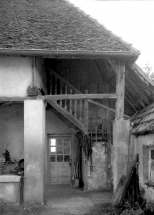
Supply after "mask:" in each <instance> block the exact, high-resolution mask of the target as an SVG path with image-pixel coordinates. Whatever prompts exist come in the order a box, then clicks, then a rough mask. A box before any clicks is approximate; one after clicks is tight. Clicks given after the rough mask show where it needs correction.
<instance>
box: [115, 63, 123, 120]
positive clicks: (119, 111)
mask: <svg viewBox="0 0 154 215" xmlns="http://www.w3.org/2000/svg"><path fill="white" fill-rule="evenodd" d="M116 94H117V102H116V119H117V120H118V119H123V116H124V94H125V62H124V61H122V60H119V62H118V71H117V73H116Z"/></svg>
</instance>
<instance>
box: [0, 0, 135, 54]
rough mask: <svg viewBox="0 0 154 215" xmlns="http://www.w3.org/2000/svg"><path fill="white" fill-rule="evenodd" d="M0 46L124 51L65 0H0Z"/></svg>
mask: <svg viewBox="0 0 154 215" xmlns="http://www.w3.org/2000/svg"><path fill="white" fill-rule="evenodd" d="M0 29H1V30H0V49H22V50H23V49H28V50H32V49H40V50H68V51H69V50H76V51H85V50H91V51H102V52H110V51H111V52H118V53H119V52H128V53H132V54H133V55H134V56H138V55H139V52H138V51H137V50H136V49H134V48H133V47H132V46H131V44H128V43H126V42H124V41H123V40H121V39H120V38H119V37H117V36H116V35H114V34H112V33H111V32H110V31H109V30H107V29H106V28H105V27H103V26H102V25H100V24H99V23H98V22H97V21H96V20H94V19H92V18H91V17H89V16H88V15H86V14H85V13H84V12H82V11H80V10H79V9H78V8H76V7H75V6H74V5H72V4H71V3H69V2H68V1H66V0H1V1H0Z"/></svg>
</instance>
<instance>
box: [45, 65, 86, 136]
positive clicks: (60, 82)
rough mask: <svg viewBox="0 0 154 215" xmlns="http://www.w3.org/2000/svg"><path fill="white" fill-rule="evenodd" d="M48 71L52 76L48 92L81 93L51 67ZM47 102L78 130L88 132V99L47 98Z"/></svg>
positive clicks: (55, 93)
mask: <svg viewBox="0 0 154 215" xmlns="http://www.w3.org/2000/svg"><path fill="white" fill-rule="evenodd" d="M49 71H50V73H51V76H52V77H51V80H52V85H51V90H50V94H52V95H58V94H59V95H63V94H64V95H65V94H81V92H80V91H78V90H77V89H76V88H75V87H73V86H72V85H71V84H70V83H68V82H67V81H66V80H65V79H64V78H62V77H61V76H60V75H58V74H57V73H56V72H54V71H53V70H51V69H50V70H49ZM48 103H49V104H50V105H51V106H52V107H53V108H54V109H56V110H57V111H58V112H59V113H61V114H62V115H63V116H64V117H66V118H67V119H68V120H69V121H71V122H72V123H73V124H74V125H75V126H77V127H78V128H79V129H80V130H82V131H83V132H85V133H87V132H88V99H73V100H72V99H63V100H48Z"/></svg>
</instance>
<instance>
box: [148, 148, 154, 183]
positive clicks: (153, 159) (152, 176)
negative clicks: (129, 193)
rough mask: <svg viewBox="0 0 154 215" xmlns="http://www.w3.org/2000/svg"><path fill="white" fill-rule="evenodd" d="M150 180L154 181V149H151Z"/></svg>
mask: <svg viewBox="0 0 154 215" xmlns="http://www.w3.org/2000/svg"><path fill="white" fill-rule="evenodd" d="M149 163H150V175H149V178H150V181H152V182H154V149H153V148H152V149H150V162H149Z"/></svg>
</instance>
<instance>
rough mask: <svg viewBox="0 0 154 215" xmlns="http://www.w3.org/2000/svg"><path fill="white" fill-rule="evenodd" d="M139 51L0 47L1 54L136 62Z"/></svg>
mask: <svg viewBox="0 0 154 215" xmlns="http://www.w3.org/2000/svg"><path fill="white" fill-rule="evenodd" d="M139 54H140V53H139V52H138V53H136V54H134V53H131V52H126V51H89V50H84V51H83V50H82V51H80V50H44V49H8V48H6V49H5V48H4V49H0V55H13V56H38V57H43V58H67V59H68V58H69V59H76V58H77V59H80V58H81V59H99V58H105V57H110V58H122V59H127V60H130V61H133V62H135V61H136V60H137V58H138V56H139Z"/></svg>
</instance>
